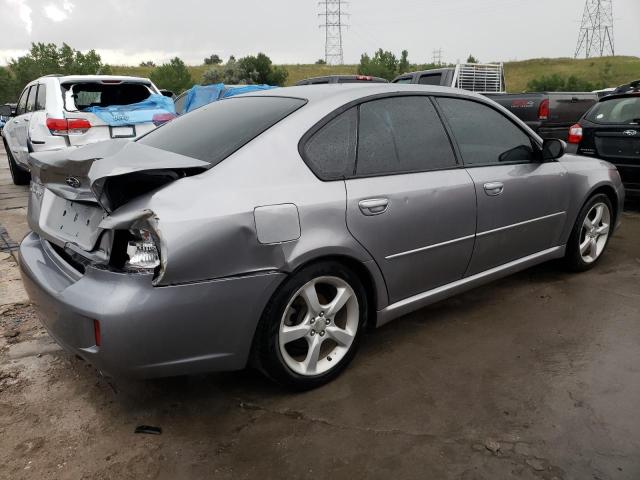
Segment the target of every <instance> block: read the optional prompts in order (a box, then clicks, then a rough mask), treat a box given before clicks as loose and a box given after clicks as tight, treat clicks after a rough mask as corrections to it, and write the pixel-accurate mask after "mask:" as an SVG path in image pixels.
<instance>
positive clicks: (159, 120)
mask: <svg viewBox="0 0 640 480" xmlns="http://www.w3.org/2000/svg"><path fill="white" fill-rule="evenodd" d="M176 117H177V115H176V114H175V113H156V114H154V115H153V118H152V119H151V121H152V122H153V124H154V125H155V126H156V127H159V126H160V125H162V124H164V123H167V122H168V121H169V120H173V119H174V118H176Z"/></svg>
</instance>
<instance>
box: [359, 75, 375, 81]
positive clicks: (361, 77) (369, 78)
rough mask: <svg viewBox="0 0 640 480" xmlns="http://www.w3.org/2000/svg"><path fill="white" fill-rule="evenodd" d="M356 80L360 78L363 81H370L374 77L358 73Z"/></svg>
mask: <svg viewBox="0 0 640 480" xmlns="http://www.w3.org/2000/svg"><path fill="white" fill-rule="evenodd" d="M356 80H360V81H362V82H370V81H371V80H373V78H372V77H371V76H370V75H358V76H356Z"/></svg>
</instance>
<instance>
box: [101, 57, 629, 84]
mask: <svg viewBox="0 0 640 480" xmlns="http://www.w3.org/2000/svg"><path fill="white" fill-rule="evenodd" d="M285 67H286V68H287V70H288V71H289V78H288V81H287V83H288V84H289V85H292V84H294V83H295V82H297V81H298V80H301V79H303V78H308V77H317V76H320V75H329V74H354V73H356V69H357V65H339V66H333V67H332V66H328V65H285ZM504 68H505V74H506V81H507V88H508V89H509V91H510V92H521V91H523V90H525V89H526V88H527V84H528V83H529V82H530V81H531V80H533V79H535V78H540V77H542V76H548V75H552V74H554V73H557V74H560V75H563V76H570V75H575V76H577V77H579V78H582V79H584V80H587V81H589V82H592V83H598V84H603V85H607V86H617V85H621V84H623V83H628V82H629V81H631V80H638V79H640V58H638V57H604V58H592V59H579V60H575V59H573V58H538V59H532V60H524V61H520V62H506V63H505V66H504ZM112 70H113V73H114V74H117V75H135V76H142V77H148V76H149V75H150V73H151V70H152V69H151V68H148V67H126V66H112ZM189 70H190V71H191V76H192V77H193V79H194V81H195V82H199V81H200V79H201V78H202V74H203V73H204V72H205V71H206V70H207V66H206V65H197V66H190V67H189Z"/></svg>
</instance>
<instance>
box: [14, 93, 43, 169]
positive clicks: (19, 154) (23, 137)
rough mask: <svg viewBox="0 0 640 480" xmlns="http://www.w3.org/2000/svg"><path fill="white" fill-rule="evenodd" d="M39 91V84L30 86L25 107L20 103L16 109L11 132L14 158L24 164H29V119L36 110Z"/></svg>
mask: <svg viewBox="0 0 640 480" xmlns="http://www.w3.org/2000/svg"><path fill="white" fill-rule="evenodd" d="M37 92H38V86H37V85H32V86H31V87H29V90H28V93H27V95H26V103H25V104H24V106H23V108H20V105H18V109H19V110H18V111H16V116H15V117H14V119H13V123H14V125H13V127H12V132H11V134H12V140H13V145H9V146H10V148H11V152H12V154H13V158H14V159H15V160H16V161H17V162H18V163H20V164H21V165H23V166H27V165H28V159H29V149H28V146H27V139H28V135H29V120H30V119H31V115H32V113H33V112H34V111H35V106H36V95H37ZM20 101H22V98H20Z"/></svg>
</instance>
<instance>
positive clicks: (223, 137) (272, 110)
mask: <svg viewBox="0 0 640 480" xmlns="http://www.w3.org/2000/svg"><path fill="white" fill-rule="evenodd" d="M305 103H306V100H302V99H300V98H288V97H266V96H264V97H263V96H256V97H233V98H229V99H226V100H220V101H218V102H214V103H210V104H209V105H206V106H204V107H201V108H199V109H197V110H194V111H192V112H189V113H187V114H185V115H183V116H181V117H178V118H176V119H175V120H172V121H171V122H169V123H167V124H165V125H164V126H162V127H161V128H158V129H156V130H154V131H152V132H150V133H148V134H147V135H145V136H143V137H141V138H140V139H139V140H138V141H139V142H140V143H143V144H145V145H149V146H150V147H154V148H159V149H161V150H166V151H169V152H173V153H177V154H179V155H185V156H187V157H191V158H196V159H198V160H203V161H205V162H209V163H211V164H212V165H217V164H218V163H220V162H221V161H222V160H224V159H225V158H227V157H228V156H229V155H231V154H232V153H233V152H235V151H236V150H238V149H239V148H241V147H242V146H244V145H246V144H247V143H249V142H250V141H251V140H253V139H254V138H255V137H257V136H258V135H260V134H261V133H263V132H264V131H266V130H268V129H269V128H271V127H272V126H273V125H275V124H276V123H278V122H279V121H280V120H282V119H283V118H285V117H286V116H288V115H290V114H291V113H293V112H295V111H296V110H297V109H299V108H300V107H302V106H303V105H304V104H305Z"/></svg>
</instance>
